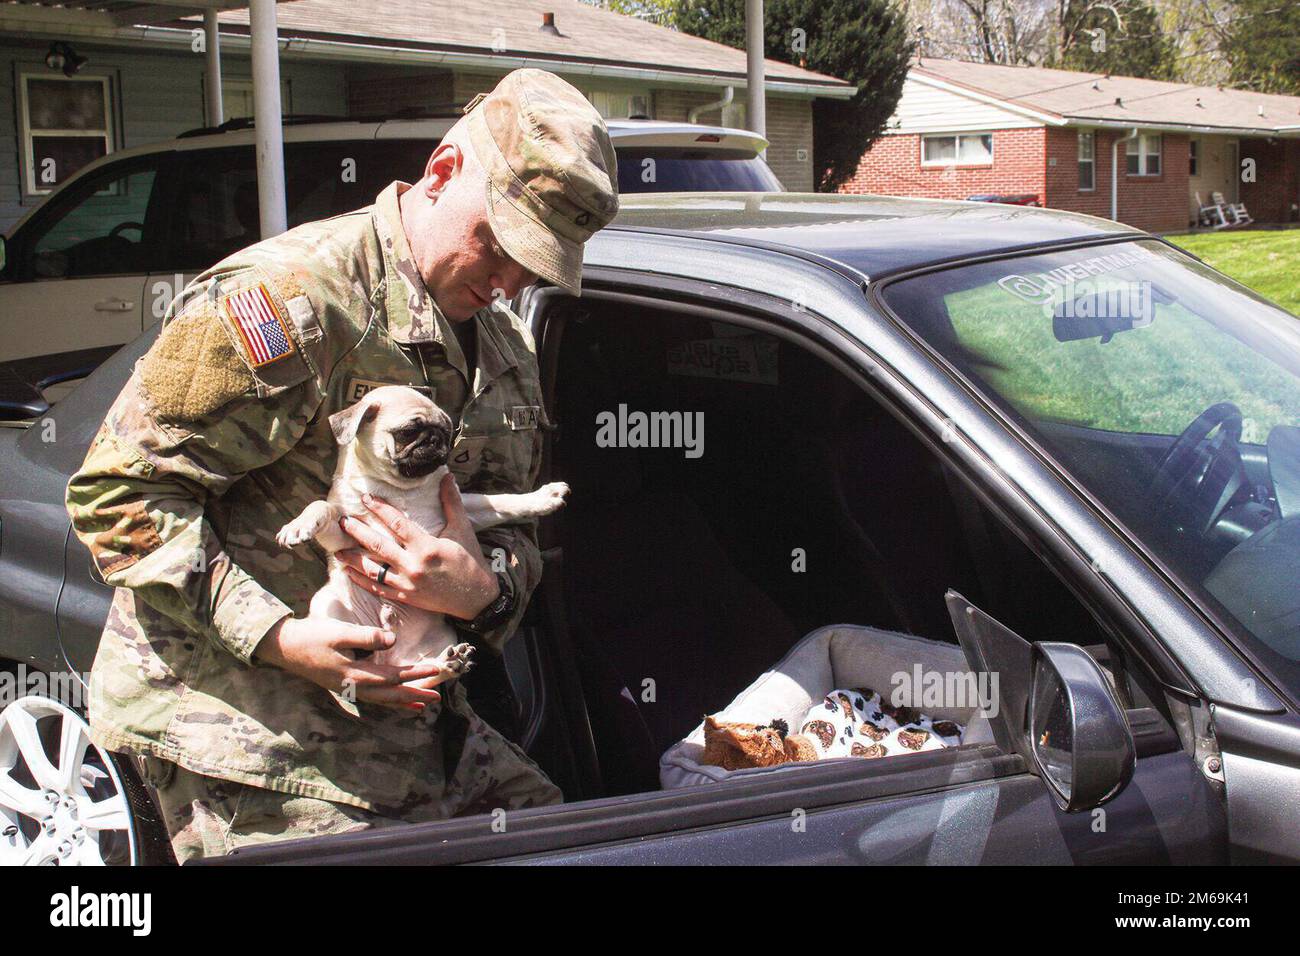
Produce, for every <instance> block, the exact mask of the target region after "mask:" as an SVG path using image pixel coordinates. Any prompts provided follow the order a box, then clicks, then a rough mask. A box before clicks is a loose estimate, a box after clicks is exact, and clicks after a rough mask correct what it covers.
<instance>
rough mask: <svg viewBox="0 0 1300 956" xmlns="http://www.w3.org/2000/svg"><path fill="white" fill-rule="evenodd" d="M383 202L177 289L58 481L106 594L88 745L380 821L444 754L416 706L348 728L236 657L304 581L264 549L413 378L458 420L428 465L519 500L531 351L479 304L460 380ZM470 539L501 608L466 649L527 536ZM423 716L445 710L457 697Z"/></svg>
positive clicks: (527, 560)
mask: <svg viewBox="0 0 1300 956" xmlns="http://www.w3.org/2000/svg"><path fill="white" fill-rule="evenodd" d="M405 188H407V187H405V185H404V184H401V183H393V184H391V185H390V186H389V187H388V188H387V189H385V190H384V192H383V193H381V194H380V195H379V197H378V198H377V200H376V202H375V204H374V205H373V206H370V207H368V208H365V209H361V210H357V211H356V212H352V213H348V214H345V215H342V216H336V217H333V218H331V219H327V220H323V221H321V222H314V223H308V224H306V225H303V226H299V227H297V228H295V229H293V230H290V231H289V232H286V233H284V234H282V235H280V236H277V237H274V238H272V239H268V240H266V241H264V242H260V243H257V244H256V245H253V246H250V247H249V248H247V249H244V250H242V251H241V252H238V253H236V254H234V255H233V256H230V257H229V258H227V259H225V260H224V261H222V262H221V263H218V264H217V265H216V266H214V267H213V268H212V269H210V270H208V271H207V272H205V273H204V274H203V275H201V276H199V277H198V278H197V279H196V280H195V281H194V282H193V283H191V285H190V286H189V287H188V288H187V290H186V292H185V294H184V296H182V297H180V298H178V300H177V301H176V302H175V303H173V305H172V308H171V310H169V313H168V316H167V318H166V319H165V320H164V326H163V329H162V332H161V334H160V336H159V339H158V341H157V342H155V343H154V345H153V347H152V348H151V349H150V350H149V352H148V353H147V354H146V355H145V356H144V357H143V358H142V359H141V360H140V361H139V362H138V363H137V365H136V367H135V370H134V372H133V374H132V376H131V378H130V380H129V382H128V383H127V385H126V387H125V388H124V389H123V391H122V393H121V395H120V396H119V397H118V399H117V401H116V402H115V403H114V405H113V407H112V409H111V410H110V412H109V413H108V416H107V418H106V419H105V422H104V424H103V426H102V427H101V429H100V431H99V433H98V435H97V436H96V438H95V440H94V442H93V444H92V445H91V448H90V451H89V453H88V454H87V457H86V460H85V463H84V464H83V466H82V468H81V470H80V471H79V472H78V473H77V474H76V475H74V476H73V478H72V480H71V481H70V483H69V486H68V495H67V501H68V510H69V513H70V514H71V516H72V521H73V527H74V529H75V531H76V533H77V535H78V536H79V537H80V539H81V540H82V541H83V542H84V543H85V544H86V545H87V547H89V548H90V550H91V552H92V555H93V557H94V560H95V562H96V565H97V567H98V569H99V571H100V572H101V574H102V575H103V577H104V580H105V581H106V582H107V583H109V584H110V585H114V586H116V587H117V591H116V594H115V597H114V601H113V604H112V609H111V611H110V613H109V617H108V622H107V624H106V626H105V629H104V634H103V638H102V640H101V643H100V647H99V650H98V653H97V656H96V658H95V664H94V669H93V672H92V677H93V687H92V697H91V707H90V723H91V731H92V737H93V739H94V740H95V742H96V743H98V744H99V745H101V746H103V747H106V748H110V749H114V750H129V751H135V752H140V753H147V754H153V755H155V756H158V757H162V758H164V759H166V760H170V761H173V762H175V763H178V764H180V765H181V766H183V767H186V768H188V769H190V770H192V771H195V772H196V773H200V774H204V775H207V776H212V777H219V778H223V779H228V780H234V781H237V782H240V783H249V784H253V785H255V786H259V787H264V788H268V789H271V790H279V791H283V792H287V793H292V794H298V795H302V796H307V797H316V798H320V799H324V800H330V801H335V802H339V803H345V804H350V805H353V806H358V807H363V808H366V809H370V810H375V811H377V812H380V813H385V814H392V815H396V816H406V815H408V811H410V810H411V809H412V808H418V807H423V806H428V805H430V804H436V803H437V802H438V801H439V800H441V799H443V796H444V794H443V791H444V790H445V789H446V788H447V787H448V786H450V784H451V777H452V774H453V771H454V769H455V759H458V758H459V754H460V751H459V750H454V752H453V751H452V750H448V752H447V753H445V754H444V753H443V752H442V751H443V747H442V746H441V744H440V743H439V742H438V741H437V740H436V739H435V740H434V741H433V743H432V744H431V736H432V737H433V738H436V737H437V736H438V735H437V734H434V733H433V732H432V731H433V724H434V719H435V715H434V714H433V712H434V711H435V709H436V706H437V705H435V706H431V707H430V708H429V709H428V711H426V713H425V714H424V715H423V716H422V717H412V716H410V715H408V714H405V713H400V712H397V711H392V710H386V709H384V708H380V707H377V706H374V705H366V704H361V705H360V717H359V718H358V717H354V716H350V715H349V714H347V713H345V712H344V711H343V710H342V709H341V708H340V707H339V705H338V704H337V703H336V702H335V701H334V699H333V698H332V697H331V696H330V694H329V693H327V692H326V691H325V690H323V689H322V688H320V687H318V686H316V685H315V684H312V683H310V682H308V681H306V680H304V679H302V678H299V677H296V676H294V675H292V674H289V673H288V672H286V671H284V670H281V669H279V668H276V667H273V666H270V665H267V664H263V663H260V662H259V661H256V660H254V659H253V657H252V655H253V652H254V650H255V648H256V646H257V644H258V641H259V640H260V639H261V638H262V637H263V635H264V634H265V633H266V631H267V630H268V629H269V628H270V627H271V626H272V625H273V624H275V623H276V622H277V621H278V620H279V619H280V618H282V617H284V616H285V615H287V614H289V613H293V614H296V615H302V614H305V613H306V610H307V606H308V603H309V602H310V599H311V596H312V594H313V593H314V592H315V591H316V590H317V589H318V588H319V587H320V586H321V585H322V584H323V583H324V581H325V563H324V553H323V552H322V551H321V550H320V549H318V548H317V547H316V545H315V544H314V543H311V544H308V545H304V546H300V547H298V548H296V549H294V551H292V552H291V551H286V550H284V549H282V548H281V547H280V546H279V545H277V543H276V541H275V533H276V531H277V530H278V529H279V528H280V527H281V526H282V525H283V524H285V522H287V521H289V520H290V519H292V518H293V517H294V516H295V515H297V514H298V513H299V512H300V511H301V510H302V508H303V506H304V505H306V504H307V503H308V502H310V501H313V500H316V499H320V498H324V497H325V495H326V494H327V491H328V488H329V485H330V481H331V477H332V473H333V470H334V465H335V460H336V455H337V445H336V444H335V442H334V439H333V437H332V435H331V432H330V427H329V423H328V418H329V416H330V415H331V414H332V413H334V412H335V411H338V410H339V409H342V408H344V407H346V406H347V405H349V404H351V403H352V402H353V401H355V400H356V399H357V398H358V397H360V396H361V395H363V394H364V393H365V392H366V391H367V390H368V389H369V388H371V387H374V386H376V385H379V384H390V383H393V384H409V385H425V384H428V385H431V386H433V388H434V396H435V400H436V401H437V402H438V403H439V405H441V406H442V407H443V408H444V409H446V411H447V412H448V414H450V415H451V416H452V420H453V421H458V422H459V430H458V431H457V433H456V436H455V439H454V444H453V449H452V454H451V462H450V467H451V470H452V472H453V473H454V474H455V476H456V478H457V480H458V481H459V483H460V486H461V487H462V488H464V489H467V490H473V491H481V492H522V491H527V490H531V489H532V488H533V487H534V483H535V482H536V479H537V473H538V468H539V464H540V462H539V459H540V448H541V432H540V428H539V423H540V420H541V416H542V409H541V406H542V399H541V389H540V385H539V381H538V370H537V359H536V354H535V352H534V345H533V341H532V337H531V335H530V333H529V332H528V330H527V328H526V327H525V326H524V325H523V323H522V322H521V321H520V319H519V318H518V317H517V316H515V315H514V314H513V313H512V312H510V310H509V309H507V308H505V307H504V305H501V304H494V305H493V306H489V307H487V308H485V309H483V310H481V311H480V312H478V313H477V314H476V315H475V317H474V319H473V320H472V321H474V322H476V323H477V343H478V344H477V353H478V357H477V368H476V369H475V373H474V375H473V377H472V378H471V376H470V374H469V372H468V370H467V369H466V367H465V358H464V355H463V353H462V351H461V348H460V345H459V343H458V341H457V339H456V336H455V334H454V332H453V330H452V328H451V325H450V324H449V322H448V320H447V319H446V318H445V317H444V316H443V315H442V314H441V312H440V310H439V309H438V308H437V306H436V305H435V304H434V303H433V301H432V299H431V298H430V296H429V294H428V291H427V290H426V288H425V286H424V283H423V282H422V281H421V280H420V277H419V273H418V272H417V270H416V267H415V264H414V261H413V258H412V256H411V252H410V249H409V247H408V245H407V242H406V237H405V234H404V232H403V230H402V225H401V219H400V213H399V209H398V197H399V195H400V194H401V192H402V191H404V190H405ZM245 293H247V294H251V296H252V298H251V299H249V298H248V297H247V296H245V298H244V300H242V301H244V303H245V304H246V305H247V303H248V302H250V301H251V302H253V303H254V306H255V307H256V308H261V310H262V317H263V318H265V319H266V320H267V322H268V324H267V325H265V326H263V327H262V328H261V329H260V331H255V332H254V333H253V338H259V336H260V346H258V347H254V345H252V344H250V339H249V338H248V337H246V331H241V328H240V325H239V320H238V317H237V315H238V312H237V310H235V309H232V307H231V305H230V302H231V300H232V298H233V297H237V296H239V295H241V294H245ZM235 301H239V300H237V299H236V300H235ZM272 310H273V314H272ZM244 311H245V312H247V308H245V310H244ZM259 349H260V351H259ZM277 353H279V354H278V355H277ZM417 353H418V354H417ZM268 356H269V357H270V360H269V361H259V360H265V359H267V358H268ZM421 358H422V359H423V363H422V362H421V361H420V359H421ZM425 370H427V375H428V378H427V379H426V374H425ZM479 540H480V544H481V545H482V546H483V549H484V553H485V554H486V555H495V556H497V557H498V558H500V557H502V556H501V555H500V552H497V551H496V550H495V549H497V548H504V549H505V552H506V554H507V555H508V558H506V561H507V568H506V570H507V573H508V574H509V575H510V576H511V579H512V581H513V583H514V587H515V593H516V594H517V595H519V597H520V600H519V602H518V606H517V610H516V612H515V614H514V617H513V619H512V620H511V621H509V622H508V623H507V624H505V625H503V626H502V627H501V628H500V629H499V630H498V631H497V632H496V633H495V634H492V635H489V636H488V638H487V643H488V644H489V645H491V646H492V647H494V648H495V649H498V650H499V649H500V647H501V646H502V645H503V644H504V642H505V640H506V639H507V638H508V637H509V636H510V634H511V633H512V632H513V631H514V629H515V627H516V626H517V624H518V618H519V617H520V616H521V614H522V609H523V607H524V606H525V605H526V603H527V599H528V596H529V594H530V593H531V591H532V589H533V587H534V586H535V585H536V583H537V580H538V578H539V576H540V574H541V559H540V555H539V553H538V549H537V544H536V531H535V527H533V526H532V525H520V526H507V527H502V528H495V529H491V530H489V531H485V532H484V533H483V534H482V535H480V539H479ZM445 700H446V701H447V705H448V706H453V707H458V709H467V705H466V704H465V703H464V691H463V689H461V688H460V687H459V686H458V685H457V686H456V687H455V691H454V692H453V693H451V694H448V695H446V698H445ZM462 726H463V722H462ZM444 763H447V766H444ZM453 812H454V811H453ZM416 815H419V814H416Z"/></svg>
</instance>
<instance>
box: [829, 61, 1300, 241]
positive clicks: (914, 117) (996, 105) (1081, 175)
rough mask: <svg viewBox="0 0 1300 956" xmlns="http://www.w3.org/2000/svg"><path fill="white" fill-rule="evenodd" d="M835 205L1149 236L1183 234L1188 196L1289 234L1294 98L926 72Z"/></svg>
mask: <svg viewBox="0 0 1300 956" xmlns="http://www.w3.org/2000/svg"><path fill="white" fill-rule="evenodd" d="M1113 158H1117V159H1118V163H1117V164H1113V162H1112V159H1113ZM1113 165H1118V167H1119V168H1118V175H1112V166H1113ZM841 191H842V192H851V193H883V194H888V195H896V196H930V197H936V198H945V199H966V198H969V197H971V196H975V195H981V194H983V195H987V194H997V195H1008V194H1010V195H1018V194H1032V195H1033V196H1034V197H1035V199H1036V200H1037V202H1039V203H1040V204H1042V205H1045V206H1051V207H1054V208H1057V209H1069V210H1074V211H1076V212H1084V213H1088V214H1090V215H1094V216H1103V217H1106V218H1115V219H1118V220H1120V221H1122V222H1126V223H1130V224H1131V225H1134V226H1138V227H1140V228H1144V229H1149V230H1153V231H1172V230H1179V229H1184V228H1186V227H1187V225H1188V224H1189V223H1190V222H1193V221H1195V218H1196V212H1197V207H1198V203H1197V199H1196V196H1197V194H1198V193H1199V194H1200V196H1201V197H1202V198H1203V199H1204V200H1206V201H1207V202H1208V201H1209V197H1210V194H1211V193H1212V192H1220V193H1223V194H1224V196H1225V198H1227V199H1228V200H1229V201H1240V202H1244V203H1245V204H1246V206H1247V208H1248V209H1249V210H1250V212H1251V215H1252V216H1254V217H1255V219H1256V220H1258V221H1261V222H1289V221H1294V220H1296V219H1297V216H1298V215H1300V97H1296V96H1276V95H1268V94H1261V93H1253V92H1250V91H1248V90H1233V89H1220V88H1218V87H1213V86H1208V87H1206V86H1191V85H1189V84H1184V83H1165V82H1160V81H1157V80H1142V79H1135V78H1132V77H1120V76H1115V77H1108V76H1103V75H1099V74H1093V73H1077V72H1071V71H1067V70H1049V69H1043V68H1039V67H1019V66H1000V65H992V64H985V63H965V62H960V61H954V60H931V59H925V60H921V61H917V62H916V63H915V64H914V65H913V66H912V68H911V70H910V71H909V73H908V79H907V81H906V83H905V84H904V89H903V96H902V99H901V100H900V101H899V104H898V108H897V110H896V111H895V113H894V116H893V117H892V118H891V120H890V124H889V130H888V132H887V133H886V134H885V135H884V136H882V137H881V138H880V139H879V140H877V141H876V142H875V143H874V144H873V145H872V147H871V149H869V150H868V151H867V152H866V153H865V154H864V155H863V157H862V160H861V162H860V164H859V166H858V169H857V172H856V173H855V174H854V176H853V177H852V178H851V179H850V181H849V182H848V183H846V184H845V185H844V186H843V187H842V189H841Z"/></svg>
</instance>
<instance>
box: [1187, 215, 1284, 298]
mask: <svg viewBox="0 0 1300 956" xmlns="http://www.w3.org/2000/svg"><path fill="white" fill-rule="evenodd" d="M1169 239H1170V241H1171V242H1173V243H1175V244H1176V245H1179V246H1182V247H1183V248H1184V249H1186V250H1187V251H1188V252H1190V253H1192V254H1193V255H1197V256H1200V257H1201V258H1202V259H1204V260H1205V261H1206V263H1207V264H1209V265H1211V266H1213V267H1214V268H1215V269H1218V270H1219V271H1220V272H1222V273H1223V274H1224V275H1228V276H1231V277H1232V278H1234V279H1236V280H1237V281H1238V282H1240V283H1242V284H1243V285H1247V286H1250V287H1251V288H1252V289H1254V290H1255V291H1256V292H1258V293H1259V294H1260V295H1262V296H1265V297H1266V298H1269V299H1272V300H1273V301H1274V302H1276V303H1277V304H1278V305H1280V306H1282V307H1283V308H1284V309H1288V310H1290V311H1291V312H1294V313H1296V314H1297V315H1300V268H1298V267H1300V229H1286V230H1262V229H1261V230H1246V231H1243V232H1231V231H1224V232H1207V233H1198V234H1196V235H1193V236H1170V237H1169Z"/></svg>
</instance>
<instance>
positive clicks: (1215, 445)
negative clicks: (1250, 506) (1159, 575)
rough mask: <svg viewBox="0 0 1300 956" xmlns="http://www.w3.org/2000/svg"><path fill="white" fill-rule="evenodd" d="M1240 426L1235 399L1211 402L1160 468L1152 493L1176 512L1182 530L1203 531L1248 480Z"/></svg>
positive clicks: (1209, 527)
mask: <svg viewBox="0 0 1300 956" xmlns="http://www.w3.org/2000/svg"><path fill="white" fill-rule="evenodd" d="M1241 425H1242V419H1241V409H1239V408H1238V407H1237V406H1236V405H1234V404H1232V402H1219V403H1218V404H1217V405H1211V406H1210V407H1209V408H1207V409H1206V410H1205V411H1203V412H1201V414H1199V415H1197V416H1196V418H1195V420H1193V422H1192V423H1191V424H1190V425H1188V426H1187V427H1186V428H1185V429H1183V433H1182V434H1181V435H1179V436H1178V438H1177V439H1176V440H1175V441H1174V443H1173V445H1172V446H1170V448H1169V452H1168V453H1167V454H1166V455H1165V458H1164V461H1162V462H1161V463H1160V467H1159V468H1157V469H1156V476H1155V480H1154V481H1153V482H1152V485H1151V493H1152V494H1153V495H1154V496H1155V499H1156V502H1157V504H1159V505H1160V506H1161V507H1163V508H1165V509H1168V510H1169V511H1172V512H1173V513H1174V514H1175V515H1176V517H1177V519H1178V521H1179V523H1180V525H1181V526H1182V528H1181V529H1180V530H1193V531H1195V532H1196V533H1197V534H1202V535H1203V534H1205V533H1206V532H1207V531H1209V530H1210V529H1211V528H1213V527H1214V524H1215V522H1216V521H1218V520H1219V516H1220V515H1221V514H1223V511H1224V509H1225V508H1227V507H1228V502H1229V501H1231V500H1232V497H1233V495H1235V494H1236V493H1237V491H1238V490H1239V489H1240V488H1241V486H1242V485H1244V484H1245V483H1246V470H1245V468H1244V467H1243V465H1242V463H1241V450H1240V448H1239V447H1238V442H1240V441H1241ZM1216 428H1217V429H1218V432H1217V434H1215V436H1214V438H1212V439H1210V440H1209V441H1208V442H1207V441H1206V439H1208V438H1209V436H1210V433H1211V432H1213V431H1214V430H1215V429H1216Z"/></svg>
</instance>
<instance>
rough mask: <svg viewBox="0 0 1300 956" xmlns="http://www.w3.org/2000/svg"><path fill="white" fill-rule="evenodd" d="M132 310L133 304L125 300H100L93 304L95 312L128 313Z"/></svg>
mask: <svg viewBox="0 0 1300 956" xmlns="http://www.w3.org/2000/svg"><path fill="white" fill-rule="evenodd" d="M134 308H135V303H134V302H128V301H126V299H100V300H99V301H98V302H96V303H95V311H96V312H130V311H131V310H132V309H134Z"/></svg>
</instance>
